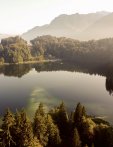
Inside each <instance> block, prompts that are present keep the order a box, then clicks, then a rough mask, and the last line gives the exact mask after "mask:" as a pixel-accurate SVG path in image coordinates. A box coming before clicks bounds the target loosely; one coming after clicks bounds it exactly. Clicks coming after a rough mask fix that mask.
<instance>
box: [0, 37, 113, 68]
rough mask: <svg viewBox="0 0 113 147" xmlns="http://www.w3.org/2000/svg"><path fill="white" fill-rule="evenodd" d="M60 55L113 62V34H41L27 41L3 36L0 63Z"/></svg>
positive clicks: (63, 58) (73, 58)
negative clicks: (81, 37) (80, 36)
mask: <svg viewBox="0 0 113 147" xmlns="http://www.w3.org/2000/svg"><path fill="white" fill-rule="evenodd" d="M42 59H43V60H47V59H60V60H64V61H72V62H74V63H84V64H85V63H92V65H94V64H95V65H96V64H100V65H102V64H110V63H113V38H107V39H101V40H97V41H95V40H90V41H78V40H74V39H69V38H65V37H60V38H57V37H53V36H48V35H47V36H41V37H37V38H35V39H34V40H31V44H30V45H28V44H27V42H26V41H25V40H23V39H22V38H20V37H18V36H17V37H9V38H6V39H2V40H1V44H0V63H1V64H3V63H22V62H27V61H41V60H42Z"/></svg>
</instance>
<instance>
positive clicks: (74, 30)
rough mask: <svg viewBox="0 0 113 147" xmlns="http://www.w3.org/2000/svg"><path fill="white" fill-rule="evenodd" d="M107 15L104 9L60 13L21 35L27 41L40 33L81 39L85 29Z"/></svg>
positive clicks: (40, 34)
mask: <svg viewBox="0 0 113 147" xmlns="http://www.w3.org/2000/svg"><path fill="white" fill-rule="evenodd" d="M107 15H109V12H104V11H102V12H96V13H89V14H79V13H76V14H72V15H66V14H62V15H60V16H58V17H56V18H55V19H54V20H52V21H51V23H50V24H47V25H44V26H36V27H35V28H33V29H31V30H29V31H28V32H26V33H24V34H23V35H22V37H23V38H24V39H25V40H27V41H29V40H32V39H34V38H36V37H37V36H42V35H53V36H57V37H61V36H65V37H69V38H75V39H80V40H81V39H82V37H81V36H82V33H83V32H85V30H87V29H88V28H89V27H90V26H92V25H93V24H94V23H95V22H97V21H99V20H100V19H102V18H103V17H105V16H107Z"/></svg>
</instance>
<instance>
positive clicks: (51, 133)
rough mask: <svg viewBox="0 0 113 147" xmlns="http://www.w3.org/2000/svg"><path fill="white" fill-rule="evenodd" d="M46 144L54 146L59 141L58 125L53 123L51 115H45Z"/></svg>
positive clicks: (50, 146)
mask: <svg viewBox="0 0 113 147" xmlns="http://www.w3.org/2000/svg"><path fill="white" fill-rule="evenodd" d="M47 131H48V146H49V147H53V146H54V147H56V146H58V145H59V144H60V143H61V138H60V134H59V130H58V127H57V126H56V125H55V124H54V122H53V120H52V118H51V116H50V115H49V114H48V115H47Z"/></svg>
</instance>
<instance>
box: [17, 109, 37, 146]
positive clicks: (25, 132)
mask: <svg viewBox="0 0 113 147" xmlns="http://www.w3.org/2000/svg"><path fill="white" fill-rule="evenodd" d="M15 120H16V124H15V141H16V146H19V147H37V146H36V144H38V143H39V142H38V140H36V139H35V140H34V138H33V129H32V123H31V121H30V120H29V118H28V117H27V115H26V112H25V110H24V109H23V110H21V111H20V112H17V113H16V115H15Z"/></svg>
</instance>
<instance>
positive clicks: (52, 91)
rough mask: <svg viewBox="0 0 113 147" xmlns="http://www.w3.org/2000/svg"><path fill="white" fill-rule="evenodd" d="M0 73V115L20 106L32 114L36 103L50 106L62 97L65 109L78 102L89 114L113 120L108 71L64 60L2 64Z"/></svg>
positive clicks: (54, 104) (111, 83)
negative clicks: (29, 63)
mask: <svg viewBox="0 0 113 147" xmlns="http://www.w3.org/2000/svg"><path fill="white" fill-rule="evenodd" d="M67 67H68V68H67ZM105 71H106V70H105ZM0 73H1V74H0V113H1V114H3V112H4V110H5V109H6V108H7V107H10V108H11V110H13V111H14V110H15V109H16V108H18V109H20V108H22V107H24V108H25V109H26V111H27V112H28V114H29V115H33V113H34V111H35V110H36V108H37V106H38V104H39V102H43V103H44V104H46V107H47V108H51V107H52V106H56V105H57V104H59V103H60V102H61V101H62V100H63V101H64V102H65V103H66V105H67V107H68V109H69V110H73V108H74V107H75V106H76V104H77V103H78V102H81V103H82V104H83V105H85V106H86V108H87V111H88V113H89V114H92V115H95V116H101V117H104V118H105V119H106V120H109V121H110V122H111V123H113V96H112V86H113V82H112V76H111V75H112V74H111V75H110V76H108V77H106V75H107V74H106V72H105V73H104V72H103V73H101V72H100V69H99V70H98V69H97V70H95V69H92V68H91V67H90V68H87V67H85V68H83V67H78V66H72V65H70V66H69V65H66V64H64V63H45V64H44V63H43V64H35V65H11V66H3V67H1V68H0Z"/></svg>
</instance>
